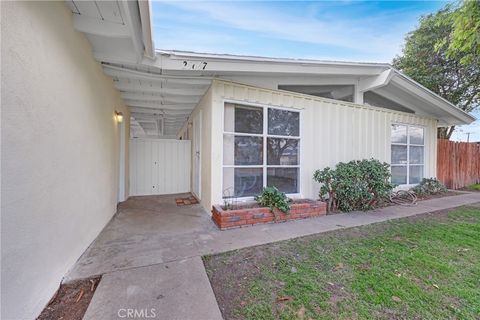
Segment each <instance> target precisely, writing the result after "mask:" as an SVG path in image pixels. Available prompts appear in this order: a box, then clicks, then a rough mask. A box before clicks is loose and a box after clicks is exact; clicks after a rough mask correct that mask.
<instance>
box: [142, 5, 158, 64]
mask: <svg viewBox="0 0 480 320" xmlns="http://www.w3.org/2000/svg"><path fill="white" fill-rule="evenodd" d="M138 9H139V11H140V22H141V24H142V40H143V44H144V47H145V56H146V57H147V58H150V59H153V60H155V59H156V57H157V55H156V53H155V44H154V42H153V31H152V25H153V24H152V15H151V14H150V13H151V12H152V5H151V2H150V0H140V1H138Z"/></svg>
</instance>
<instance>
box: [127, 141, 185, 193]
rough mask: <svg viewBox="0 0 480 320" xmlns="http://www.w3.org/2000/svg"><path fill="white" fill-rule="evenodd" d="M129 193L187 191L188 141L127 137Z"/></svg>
mask: <svg viewBox="0 0 480 320" xmlns="http://www.w3.org/2000/svg"><path fill="white" fill-rule="evenodd" d="M129 153H130V195H131V196H140V195H153V194H171V193H182V192H190V168H191V165H190V162H191V149H190V141H189V140H173V139H131V140H130V150H129Z"/></svg>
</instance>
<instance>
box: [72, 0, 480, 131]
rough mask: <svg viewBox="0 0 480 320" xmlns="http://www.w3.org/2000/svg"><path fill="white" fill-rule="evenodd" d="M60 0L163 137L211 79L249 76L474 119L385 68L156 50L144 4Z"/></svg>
mask: <svg viewBox="0 0 480 320" xmlns="http://www.w3.org/2000/svg"><path fill="white" fill-rule="evenodd" d="M66 2H67V4H68V5H69V7H70V8H71V10H72V13H73V24H74V27H75V28H76V29H77V30H78V31H81V32H84V33H85V35H86V37H87V38H88V40H89V41H90V42H91V44H92V48H93V54H94V57H95V58H96V59H97V60H98V61H100V62H101V63H102V64H103V67H104V71H105V73H106V74H108V75H110V76H111V77H112V78H113V80H114V83H115V86H116V87H117V89H118V90H119V91H120V93H121V95H122V97H123V98H124V101H125V103H126V104H127V105H128V106H129V107H130V110H131V112H132V115H133V116H134V117H135V116H137V117H138V119H143V118H144V116H145V115H151V116H154V117H156V118H158V119H159V121H158V124H159V126H157V129H158V128H160V127H161V129H162V130H161V131H162V132H163V134H164V135H165V136H174V135H176V134H177V133H178V130H179V129H180V128H181V127H182V126H183V124H184V123H185V121H186V120H187V119H188V116H189V114H190V113H191V111H192V110H193V108H194V107H195V106H196V105H197V103H198V102H199V101H200V99H201V98H202V96H203V95H204V94H205V92H206V90H207V89H208V87H209V86H210V83H211V80H212V79H214V78H219V79H226V80H233V81H237V82H242V80H245V79H250V80H251V79H254V81H253V82H254V83H252V81H250V83H247V84H251V85H256V86H259V87H262V86H263V87H265V85H266V82H270V83H277V84H284V85H318V84H331V85H334V84H353V85H354V86H355V94H356V95H358V96H359V97H362V96H363V92H367V91H373V92H376V93H378V94H380V95H384V96H385V97H387V98H390V99H393V100H395V101H400V102H403V104H405V106H406V107H409V108H411V109H412V110H414V111H415V112H417V113H419V114H422V115H427V116H430V117H434V118H435V119H438V121H439V125H440V126H447V125H459V124H468V123H471V122H473V121H474V120H475V118H474V117H472V116H471V115H469V114H467V113H465V112H463V111H462V110H460V109H459V108H457V107H456V106H455V105H453V104H451V103H450V102H448V101H447V100H445V99H443V98H441V97H440V96H438V95H436V94H435V93H433V92H431V91H430V90H428V89H426V88H425V87H423V86H421V85H420V84H418V83H417V82H415V81H414V80H412V79H410V78H408V77H406V76H405V75H403V74H402V73H400V72H399V71H397V70H395V69H393V68H392V66H391V65H389V64H385V63H363V62H342V61H321V60H308V59H283V58H268V57H256V56H238V55H228V54H211V53H196V52H184V51H168V50H158V51H155V46H154V44H153V41H152V38H153V36H152V23H151V21H152V17H151V8H150V1H134V0H132V1H120V0H114V1H81V0H66ZM352 79H353V81H354V83H352ZM332 80H335V81H332ZM329 82H331V83H329ZM334 82H335V83H334ZM272 88H273V87H272ZM272 88H269V89H272ZM274 89H278V86H275V87H274ZM357 102H358V100H357ZM359 103H362V102H359ZM160 120H161V121H160ZM160 123H161V125H160ZM157 131H158V130H157Z"/></svg>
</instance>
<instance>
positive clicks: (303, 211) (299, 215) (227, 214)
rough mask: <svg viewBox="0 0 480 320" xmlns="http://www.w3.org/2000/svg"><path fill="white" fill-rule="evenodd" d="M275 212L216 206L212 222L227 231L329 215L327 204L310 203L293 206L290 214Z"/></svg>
mask: <svg viewBox="0 0 480 320" xmlns="http://www.w3.org/2000/svg"><path fill="white" fill-rule="evenodd" d="M274 211H275V215H274V214H273V213H272V212H271V211H270V209H269V208H266V207H260V208H245V209H236V210H223V209H222V207H221V206H219V205H214V206H213V208H212V220H213V221H214V222H215V224H216V225H217V226H218V227H219V228H220V229H221V230H225V229H231V228H238V227H243V226H251V225H254V224H258V223H270V222H283V221H287V220H295V219H304V218H311V217H320V216H324V215H326V214H327V206H326V203H325V202H321V201H309V202H303V203H294V204H291V205H290V211H289V212H288V213H283V212H281V211H280V210H278V209H274ZM275 216H276V218H275Z"/></svg>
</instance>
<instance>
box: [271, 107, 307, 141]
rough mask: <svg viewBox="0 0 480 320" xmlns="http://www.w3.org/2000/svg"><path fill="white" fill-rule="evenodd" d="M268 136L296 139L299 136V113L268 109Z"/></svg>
mask: <svg viewBox="0 0 480 320" xmlns="http://www.w3.org/2000/svg"><path fill="white" fill-rule="evenodd" d="M268 134H273V135H279V136H295V137H298V136H299V135H300V113H299V112H296V111H287V110H279V109H268Z"/></svg>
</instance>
